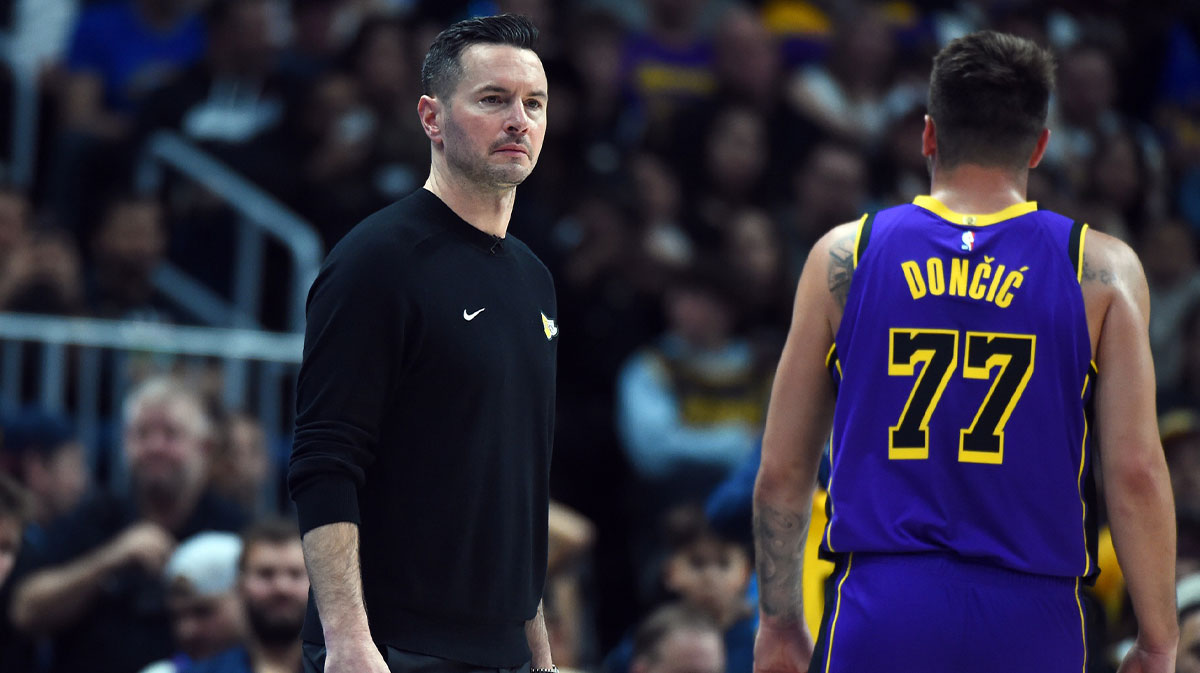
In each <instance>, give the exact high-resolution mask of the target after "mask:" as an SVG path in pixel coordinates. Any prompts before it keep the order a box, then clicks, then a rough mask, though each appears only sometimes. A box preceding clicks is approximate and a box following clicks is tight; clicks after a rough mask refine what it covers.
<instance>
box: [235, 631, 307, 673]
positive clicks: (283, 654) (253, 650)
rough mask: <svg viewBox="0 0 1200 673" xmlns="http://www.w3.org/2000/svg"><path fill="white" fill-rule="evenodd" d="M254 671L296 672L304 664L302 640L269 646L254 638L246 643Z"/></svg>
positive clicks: (271, 672)
mask: <svg viewBox="0 0 1200 673" xmlns="http://www.w3.org/2000/svg"><path fill="white" fill-rule="evenodd" d="M246 649H247V650H248V651H249V652H250V662H251V668H252V669H253V671H254V673H296V671H299V670H301V668H302V666H303V656H304V654H303V650H302V649H301V647H300V641H299V639H297V640H296V641H295V642H292V643H288V644H286V645H283V646H268V645H266V644H264V643H260V642H257V641H255V640H254V639H253V638H252V639H250V642H248V643H247V644H246Z"/></svg>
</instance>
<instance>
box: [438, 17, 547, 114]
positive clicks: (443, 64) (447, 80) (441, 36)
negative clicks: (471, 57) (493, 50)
mask: <svg viewBox="0 0 1200 673" xmlns="http://www.w3.org/2000/svg"><path fill="white" fill-rule="evenodd" d="M537 38H538V29H537V27H536V26H534V25H533V22H532V21H530V20H529V19H528V18H527V17H524V16H521V15H519V14H498V15H496V16H481V17H477V18H474V19H465V20H463V21H459V22H458V23H455V24H454V25H452V26H450V27H449V28H447V29H446V30H443V31H442V32H440V33H438V36H437V37H435V38H434V39H433V44H432V45H430V47H429V52H428V53H426V54H425V62H424V63H422V64H421V93H423V94H425V95H426V96H434V97H442V98H444V97H446V96H449V95H450V93H451V92H453V91H454V87H455V86H457V85H458V80H459V78H461V77H462V53H463V51H465V50H466V49H467V47H470V46H472V45H476V44H506V45H509V46H512V47H518V48H520V49H529V50H532V49H533V45H534V43H536V42H537Z"/></svg>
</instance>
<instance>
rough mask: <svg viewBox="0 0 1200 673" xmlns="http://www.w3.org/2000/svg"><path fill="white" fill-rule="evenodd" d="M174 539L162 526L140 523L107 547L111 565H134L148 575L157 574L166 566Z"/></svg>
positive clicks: (173, 545) (173, 546)
mask: <svg viewBox="0 0 1200 673" xmlns="http://www.w3.org/2000/svg"><path fill="white" fill-rule="evenodd" d="M174 548H175V539H174V538H173V537H171V534H170V533H168V532H167V531H166V529H165V528H163V527H162V526H160V525H158V524H155V523H149V522H142V523H138V524H134V525H132V526H130V527H129V528H126V529H125V530H124V532H122V533H121V534H120V535H118V536H117V538H116V539H115V540H113V541H112V543H111V544H110V545H109V552H110V553H111V555H112V560H113V565H114V566H117V567H120V566H124V565H127V564H131V563H136V564H137V565H139V566H141V567H142V568H143V569H144V570H145V571H146V572H148V573H150V574H157V573H159V572H161V571H162V569H163V567H164V566H165V565H166V564H167V559H168V558H170V556H171V551H172V550H173V549H174Z"/></svg>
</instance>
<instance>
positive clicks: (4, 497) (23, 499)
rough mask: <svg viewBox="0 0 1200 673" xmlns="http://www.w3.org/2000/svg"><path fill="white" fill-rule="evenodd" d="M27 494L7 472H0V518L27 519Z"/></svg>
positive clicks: (20, 520) (21, 521)
mask: <svg viewBox="0 0 1200 673" xmlns="http://www.w3.org/2000/svg"><path fill="white" fill-rule="evenodd" d="M29 515H30V511H29V494H28V492H26V491H25V489H24V488H22V487H21V485H20V484H18V483H17V481H16V480H15V479H13V478H12V477H10V476H8V475H7V474H4V473H0V519H16V520H17V522H18V523H20V524H24V523H25V522H26V521H28V520H29Z"/></svg>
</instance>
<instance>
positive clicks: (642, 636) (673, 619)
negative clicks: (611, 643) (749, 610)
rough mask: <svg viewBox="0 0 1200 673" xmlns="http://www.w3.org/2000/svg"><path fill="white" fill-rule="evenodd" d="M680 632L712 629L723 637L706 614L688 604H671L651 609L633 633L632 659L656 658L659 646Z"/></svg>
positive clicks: (703, 631) (704, 631) (710, 630)
mask: <svg viewBox="0 0 1200 673" xmlns="http://www.w3.org/2000/svg"><path fill="white" fill-rule="evenodd" d="M679 631H699V632H702V633H706V632H711V633H713V634H715V635H716V636H717V637H718V638H720V637H721V631H720V628H719V627H718V626H717V624H716V622H715V621H713V618H712V617H711V616H709V615H708V614H707V613H705V612H703V611H701V610H700V609H699V608H695V607H692V606H690V605H688V604H686V603H668V604H666V605H663V606H661V607H659V608H658V609H656V610H655V611H654V612H651V613H650V616H649V617H646V619H644V620H642V623H641V624H639V625H638V628H637V631H635V632H634V634H633V658H634V659H637V658H638V657H647V658H649V659H651V660H653V659H655V658H656V657H657V656H658V648H659V645H661V644H662V642H663V641H664V640H666V639H667V638H668V637H670V635H671V634H673V633H677V632H679Z"/></svg>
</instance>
